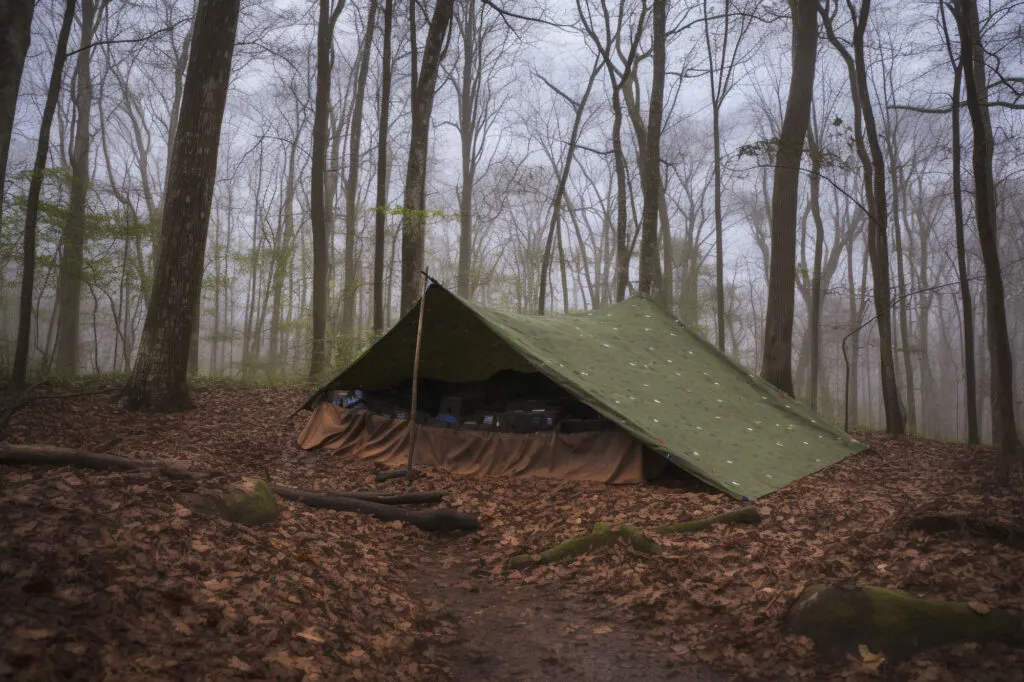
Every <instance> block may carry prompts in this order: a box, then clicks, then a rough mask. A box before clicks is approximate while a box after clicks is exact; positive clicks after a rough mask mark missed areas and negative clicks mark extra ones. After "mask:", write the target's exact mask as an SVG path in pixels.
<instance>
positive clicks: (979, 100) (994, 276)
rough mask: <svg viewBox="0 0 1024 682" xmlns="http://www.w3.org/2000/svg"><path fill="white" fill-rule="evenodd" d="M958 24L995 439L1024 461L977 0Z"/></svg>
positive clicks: (968, 1) (1013, 458) (1008, 456)
mask: <svg viewBox="0 0 1024 682" xmlns="http://www.w3.org/2000/svg"><path fill="white" fill-rule="evenodd" d="M957 7H958V10H959V11H958V12H957V17H956V19H957V26H958V28H959V30H960V63H961V64H963V65H964V81H965V85H966V86H967V111H968V112H969V113H970V116H971V128H972V129H973V132H974V150H973V152H972V154H971V160H972V163H973V166H974V191H975V197H976V198H975V202H974V208H975V214H976V219H977V223H978V241H979V243H980V244H981V257H982V262H983V263H984V266H985V316H986V318H987V323H986V324H987V326H988V347H989V355H990V357H991V365H992V424H993V433H992V437H993V439H994V440H997V441H998V442H999V445H1000V449H1001V452H1002V455H1003V459H1004V461H1005V462H1006V463H1010V462H1019V461H1020V460H1021V458H1024V448H1022V447H1021V442H1020V438H1019V436H1018V434H1017V420H1016V415H1015V414H1014V405H1013V399H1014V394H1013V357H1012V355H1011V352H1010V335H1009V331H1008V327H1007V323H1006V302H1005V296H1006V294H1005V290H1004V289H1003V274H1002V271H1001V269H1000V265H999V236H998V234H997V226H996V186H995V178H994V174H993V171H992V157H993V153H994V148H995V140H994V138H993V137H992V121H991V119H990V117H989V110H988V91H987V88H986V85H985V83H986V81H985V77H986V73H985V50H984V47H983V46H982V42H981V31H980V28H979V22H978V4H977V2H976V1H975V0H958V2H957Z"/></svg>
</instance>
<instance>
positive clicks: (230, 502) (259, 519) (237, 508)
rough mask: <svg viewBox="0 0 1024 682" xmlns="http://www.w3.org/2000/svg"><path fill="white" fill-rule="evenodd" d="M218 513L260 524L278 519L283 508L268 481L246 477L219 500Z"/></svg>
mask: <svg viewBox="0 0 1024 682" xmlns="http://www.w3.org/2000/svg"><path fill="white" fill-rule="evenodd" d="M217 513H218V514H220V516H221V518H224V519H226V520H228V521H233V522H235V523H242V524H245V525H247V526H260V525H263V524H264V523H271V522H273V521H277V519H278V518H279V517H280V516H281V509H280V508H279V507H278V506H277V500H276V499H275V498H274V491H272V490H271V489H270V486H269V485H267V482H266V481H264V480H263V479H260V478H244V479H242V480H241V481H239V482H238V483H236V484H234V485H233V486H232V489H231V490H229V491H228V492H226V493H225V494H224V495H223V496H222V497H220V498H219V499H218V500H217Z"/></svg>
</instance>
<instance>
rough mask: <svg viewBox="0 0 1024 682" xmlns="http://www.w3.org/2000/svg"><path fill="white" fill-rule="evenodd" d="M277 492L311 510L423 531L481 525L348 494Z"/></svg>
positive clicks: (444, 512) (448, 512) (448, 513)
mask: <svg viewBox="0 0 1024 682" xmlns="http://www.w3.org/2000/svg"><path fill="white" fill-rule="evenodd" d="M274 492H275V493H277V494H278V495H280V496H281V497H283V498H285V499H286V500H294V501H295V502H301V503H302V504H305V505H308V506H310V507H320V508H322V509H335V510H337V511H350V512H358V513H360V514H369V515H370V516H373V517H374V518H377V519H380V520H382V521H401V522H402V523H408V524H409V525H411V526H416V527H417V528H420V529H421V530H432V531H452V530H477V529H479V528H480V522H479V520H478V519H477V517H476V516H475V515H472V514H463V513H461V512H457V511H454V510H452V509H437V510H433V511H418V510H413V509H403V508H402V507H395V506H391V505H387V504H381V503H379V502H371V501H368V500H360V499H356V498H353V497H347V496H345V495H324V494H320V493H314V492H310V491H308V490H294V489H292V488H281V487H280V486H274Z"/></svg>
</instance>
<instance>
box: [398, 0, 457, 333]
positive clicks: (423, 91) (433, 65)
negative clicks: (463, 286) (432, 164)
mask: <svg viewBox="0 0 1024 682" xmlns="http://www.w3.org/2000/svg"><path fill="white" fill-rule="evenodd" d="M454 5H455V2H454V0H437V4H436V5H434V14H433V16H432V17H431V18H430V28H429V30H428V31H427V42H426V43H425V44H424V45H423V63H422V64H420V68H419V74H418V75H417V76H416V77H415V84H416V86H415V88H414V91H413V95H412V126H411V132H410V137H409V161H408V164H407V165H406V171H405V206H404V207H403V210H402V303H401V306H402V312H403V313H405V312H406V311H407V310H409V309H410V308H412V307H413V306H414V305H415V304H416V301H418V300H419V298H420V294H421V293H422V290H423V289H422V281H423V280H422V277H421V275H420V272H421V271H422V270H423V252H424V248H425V247H426V239H427V232H426V228H427V215H426V208H427V206H426V203H427V202H426V185H427V148H428V143H429V136H430V117H431V114H432V112H433V109H434V90H435V86H436V84H437V71H438V69H439V67H440V65H441V58H442V57H443V53H444V50H445V45H446V42H447V41H446V36H447V35H448V27H449V26H450V25H451V21H452V13H453V11H454Z"/></svg>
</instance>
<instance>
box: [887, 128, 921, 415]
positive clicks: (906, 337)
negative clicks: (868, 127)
mask: <svg viewBox="0 0 1024 682" xmlns="http://www.w3.org/2000/svg"><path fill="white" fill-rule="evenodd" d="M895 135H896V133H895V132H891V133H890V134H889V135H887V136H886V145H887V146H888V147H889V150H890V153H889V158H890V163H889V166H890V169H891V170H890V174H891V175H892V234H893V237H894V238H895V240H896V243H895V247H896V291H897V292H898V294H899V303H898V305H897V309H896V314H897V316H898V319H899V325H900V341H901V344H900V345H901V346H902V349H903V352H902V353H901V355H902V356H903V379H904V381H905V382H906V386H907V426H908V427H909V428H910V430H911V432H916V431H917V405H916V401H915V387H914V363H913V361H912V359H911V353H912V348H911V345H912V339H911V336H910V320H909V316H908V314H907V277H906V268H905V267H904V253H903V228H902V226H901V225H900V205H899V201H900V194H901V185H902V184H903V182H904V178H903V177H902V174H901V173H900V169H899V166H898V165H897V160H896V151H895V140H893V139H891V138H893V137H895ZM904 198H905V197H904Z"/></svg>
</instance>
